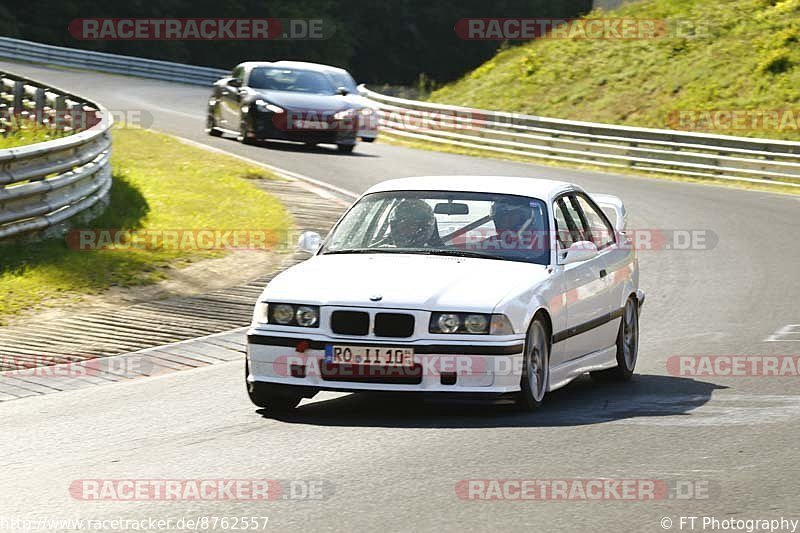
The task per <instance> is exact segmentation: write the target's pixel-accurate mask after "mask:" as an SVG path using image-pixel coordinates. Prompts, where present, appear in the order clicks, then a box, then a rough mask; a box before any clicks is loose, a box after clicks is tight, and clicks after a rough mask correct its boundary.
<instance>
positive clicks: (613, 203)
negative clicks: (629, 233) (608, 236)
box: [589, 193, 628, 232]
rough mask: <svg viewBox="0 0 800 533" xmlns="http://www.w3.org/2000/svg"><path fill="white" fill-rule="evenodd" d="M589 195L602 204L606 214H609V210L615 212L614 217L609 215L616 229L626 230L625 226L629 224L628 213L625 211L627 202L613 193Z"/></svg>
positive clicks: (619, 230) (598, 203) (601, 206)
mask: <svg viewBox="0 0 800 533" xmlns="http://www.w3.org/2000/svg"><path fill="white" fill-rule="evenodd" d="M589 196H590V197H591V198H592V200H594V201H595V202H596V203H597V205H599V206H600V208H601V209H602V210H603V211H604V212H605V213H606V215H609V211H611V212H612V213H613V214H614V217H613V218H612V217H610V216H609V218H611V221H612V222H613V224H614V229H616V230H617V231H618V232H624V231H625V228H626V227H627V226H628V215H627V212H626V211H625V204H624V203H622V199H621V198H619V197H618V196H613V195H611V194H592V193H589Z"/></svg>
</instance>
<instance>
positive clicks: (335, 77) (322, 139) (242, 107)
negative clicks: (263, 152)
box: [206, 61, 377, 153]
mask: <svg viewBox="0 0 800 533" xmlns="http://www.w3.org/2000/svg"><path fill="white" fill-rule="evenodd" d="M376 122H377V112H376V111H375V110H374V109H373V108H372V107H370V106H369V105H368V103H367V101H366V100H365V99H364V98H363V97H361V96H360V95H359V94H358V89H357V88H356V84H355V82H354V81H353V78H352V77H351V76H350V74H348V73H347V71H346V70H343V69H339V68H335V67H330V66H327V65H317V64H315V63H300V62H291V61H278V62H274V63H267V62H252V61H249V62H246V63H241V64H239V65H237V66H236V68H234V69H233V71H232V72H231V75H230V76H229V77H226V78H222V79H221V80H218V81H217V82H216V83H214V87H213V92H212V94H211V98H209V101H208V118H207V123H206V131H207V132H208V133H209V134H210V135H213V136H220V135H222V134H223V133H231V134H235V135H237V138H238V139H239V140H241V141H242V142H244V143H250V142H253V141H255V140H258V139H281V140H286V141H298V142H304V143H306V144H309V145H316V144H319V143H330V144H335V145H336V146H337V147H338V149H339V151H341V152H347V153H349V152H352V151H353V148H355V145H356V142H357V141H358V139H359V138H361V139H362V140H364V141H367V142H372V141H373V140H374V139H375V136H376V135H377V127H376Z"/></svg>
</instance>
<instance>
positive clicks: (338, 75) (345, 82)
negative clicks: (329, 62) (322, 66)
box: [328, 70, 358, 93]
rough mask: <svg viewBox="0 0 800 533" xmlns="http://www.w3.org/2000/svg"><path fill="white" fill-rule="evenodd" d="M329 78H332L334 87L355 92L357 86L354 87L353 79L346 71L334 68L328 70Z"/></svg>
mask: <svg viewBox="0 0 800 533" xmlns="http://www.w3.org/2000/svg"><path fill="white" fill-rule="evenodd" d="M328 74H329V75H330V77H331V78H333V82H334V83H335V84H336V87H337V88H339V87H344V88H345V89H347V90H348V91H350V92H351V93H357V92H358V87H356V82H355V80H354V79H353V78H352V77H351V76H350V74H348V73H346V72H339V71H336V70H332V71H330V72H328Z"/></svg>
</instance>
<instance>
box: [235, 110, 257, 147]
mask: <svg viewBox="0 0 800 533" xmlns="http://www.w3.org/2000/svg"><path fill="white" fill-rule="evenodd" d="M236 140H238V141H239V142H240V143H242V144H253V143H255V142H256V140H255V138H253V136H252V135H251V132H250V127H249V126H248V125H247V120H246V119H245V117H244V115H242V117H241V119H240V120H239V135H237V136H236Z"/></svg>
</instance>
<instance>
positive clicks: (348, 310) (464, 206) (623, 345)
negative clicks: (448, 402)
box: [245, 176, 644, 412]
mask: <svg viewBox="0 0 800 533" xmlns="http://www.w3.org/2000/svg"><path fill="white" fill-rule="evenodd" d="M612 220H613V222H612ZM299 245H300V248H301V249H302V250H304V251H305V252H308V253H310V254H311V257H310V258H309V259H308V260H306V261H304V262H302V263H300V264H298V265H296V266H294V267H292V268H289V269H287V270H286V271H284V272H282V273H281V274H279V275H278V276H276V277H275V278H274V279H273V280H272V281H271V282H270V283H269V284H268V285H267V287H266V288H265V289H264V291H263V293H262V294H261V296H260V298H259V301H258V303H257V304H256V307H255V312H254V315H253V323H252V326H251V328H250V329H249V331H248V334H247V359H246V370H245V374H246V385H247V392H248V394H249V396H250V399H251V400H252V402H253V403H254V404H255V405H257V406H259V407H262V408H265V409H266V410H268V411H272V412H280V411H285V410H288V409H292V408H294V407H296V406H297V405H298V404H299V402H300V401H301V399H302V398H309V397H311V396H313V395H314V394H316V393H317V392H318V391H320V390H333V391H394V392H400V391H407V392H424V393H461V394H480V395H484V397H487V398H488V397H491V396H502V395H506V396H513V397H514V398H515V399H516V401H517V403H518V404H519V405H520V406H521V407H523V408H525V409H534V408H536V407H538V406H539V405H540V404H541V403H542V400H543V399H544V397H545V394H546V393H547V392H548V391H552V390H554V389H557V388H559V387H563V386H564V385H566V384H567V383H569V382H570V381H571V380H573V379H575V378H576V377H578V376H580V375H581V374H583V373H585V372H590V373H591V374H592V376H594V377H602V378H616V379H628V378H630V377H631V375H632V374H633V371H634V366H635V365H636V359H637V352H638V343H639V313H640V310H641V307H642V304H643V303H644V293H643V292H642V291H641V290H639V268H638V262H637V259H636V256H635V251H634V249H633V247H632V246H631V245H630V243H629V239H628V238H626V236H625V208H624V206H623V203H622V201H621V200H620V199H619V198H617V197H614V196H610V195H595V194H588V193H586V192H585V191H584V190H583V189H582V188H580V187H579V186H577V185H573V184H570V183H565V182H557V181H549V180H540V179H530V178H512V177H496V176H426V177H417V178H404V179H397V180H391V181H386V182H383V183H380V184H378V185H375V186H374V187H372V188H371V189H369V190H368V191H367V192H366V193H364V194H363V195H362V196H361V197H360V198H359V199H358V200H357V201H356V202H355V203H354V204H353V205H352V206H351V207H350V209H349V210H348V211H347V212H346V213H345V214H344V215H343V216H342V217H341V219H340V220H339V221H338V222H337V224H336V225H335V226H334V227H333V229H332V230H331V232H330V233H329V234H328V236H327V237H326V238H325V239H324V240H323V239H322V238H321V237H320V236H319V235H318V234H316V233H312V232H306V233H304V234H303V235H302V236H301V237H300V243H299Z"/></svg>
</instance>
